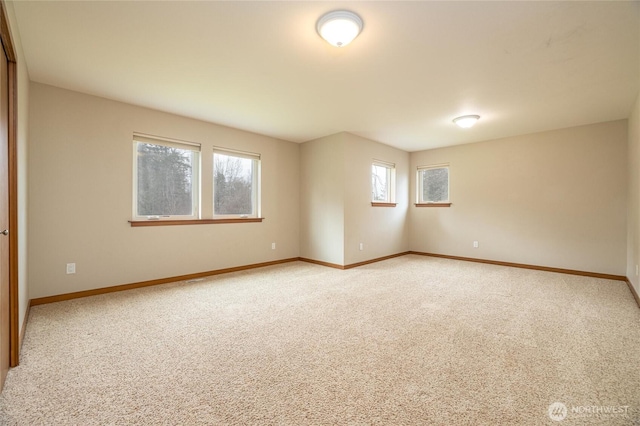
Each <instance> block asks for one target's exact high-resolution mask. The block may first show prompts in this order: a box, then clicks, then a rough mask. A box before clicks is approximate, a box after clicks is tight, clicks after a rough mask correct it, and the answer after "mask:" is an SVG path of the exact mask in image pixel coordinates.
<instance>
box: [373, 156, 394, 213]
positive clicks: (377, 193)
mask: <svg viewBox="0 0 640 426" xmlns="http://www.w3.org/2000/svg"><path fill="white" fill-rule="evenodd" d="M395 172H396V166H395V164H392V163H386V162H383V161H377V160H374V162H373V163H372V164H371V201H372V202H373V203H394V202H395V175H396V173H395Z"/></svg>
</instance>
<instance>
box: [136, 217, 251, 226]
mask: <svg viewBox="0 0 640 426" xmlns="http://www.w3.org/2000/svg"><path fill="white" fill-rule="evenodd" d="M263 220H264V218H263V217H248V218H245V219H187V220H130V221H129V223H130V224H131V226H132V227H134V226H171V225H212V224H216V225H217V224H221V223H252V222H253V223H255V222H262V221H263Z"/></svg>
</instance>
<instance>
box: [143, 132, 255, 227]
mask: <svg viewBox="0 0 640 426" xmlns="http://www.w3.org/2000/svg"><path fill="white" fill-rule="evenodd" d="M133 146H134V183H133V210H134V211H133V217H134V221H140V220H181V219H192V220H193V219H201V216H202V215H203V214H204V216H205V217H206V218H208V219H234V218H237V219H243V218H258V217H260V155H259V154H253V153H247V152H241V151H234V150H229V149H225V148H214V149H213V150H212V151H209V154H208V155H204V156H203V155H202V146H201V145H200V144H196V143H190V142H184V141H177V140H171V139H166V138H158V137H154V136H147V135H141V134H134V137H133ZM202 162H209V163H208V164H207V163H205V165H206V166H207V167H205V169H209V170H212V174H211V175H209V176H202V175H201V172H200V171H201V169H202V164H201V163H202ZM207 175H208V173H207ZM206 179H208V182H207V181H206ZM202 180H205V184H208V185H204V186H205V187H206V186H209V187H212V188H213V193H212V194H207V195H208V196H207V197H205V200H208V202H205V205H201V202H202V194H201V188H202V186H203V185H202ZM209 203H211V204H209Z"/></svg>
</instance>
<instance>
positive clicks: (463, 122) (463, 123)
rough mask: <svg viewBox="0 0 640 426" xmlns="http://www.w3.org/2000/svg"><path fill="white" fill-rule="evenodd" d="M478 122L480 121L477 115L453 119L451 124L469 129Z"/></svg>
mask: <svg viewBox="0 0 640 426" xmlns="http://www.w3.org/2000/svg"><path fill="white" fill-rule="evenodd" d="M478 120H480V116H479V115H463V116H461V117H457V118H454V119H453V122H454V123H456V124H457V125H458V126H459V127H462V128H463V129H468V128H469V127H473V125H474V124H476V121H478Z"/></svg>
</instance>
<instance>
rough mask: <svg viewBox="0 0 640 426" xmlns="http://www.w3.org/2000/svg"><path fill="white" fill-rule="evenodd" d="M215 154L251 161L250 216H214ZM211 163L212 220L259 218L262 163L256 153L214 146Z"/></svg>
mask: <svg viewBox="0 0 640 426" xmlns="http://www.w3.org/2000/svg"><path fill="white" fill-rule="evenodd" d="M215 154H222V155H229V156H234V157H239V158H246V159H248V160H253V161H252V163H251V167H252V169H251V177H252V182H251V197H252V198H253V199H254V200H255V209H254V211H253V212H252V214H248V215H247V214H242V215H239V214H216V207H215V199H216V184H215V175H214V173H215V159H214V157H213V156H214V155H215ZM212 161H213V165H212V168H211V172H212V174H211V178H212V181H213V182H212V196H213V198H212V202H213V205H212V206H211V207H212V210H213V218H214V219H234V218H237V219H248V218H260V217H261V213H262V212H261V209H262V198H261V197H262V191H261V186H262V177H261V176H262V161H261V156H260V154H258V153H254V152H247V151H238V150H235V149H228V148H222V147H218V146H215V147H213V154H212Z"/></svg>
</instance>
